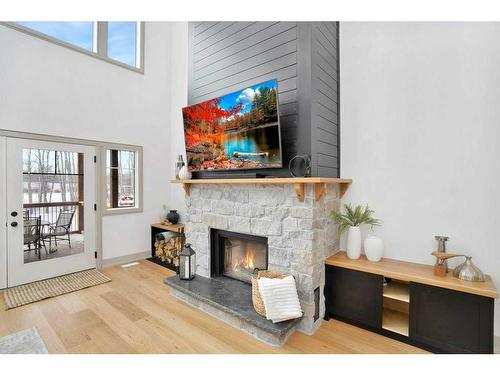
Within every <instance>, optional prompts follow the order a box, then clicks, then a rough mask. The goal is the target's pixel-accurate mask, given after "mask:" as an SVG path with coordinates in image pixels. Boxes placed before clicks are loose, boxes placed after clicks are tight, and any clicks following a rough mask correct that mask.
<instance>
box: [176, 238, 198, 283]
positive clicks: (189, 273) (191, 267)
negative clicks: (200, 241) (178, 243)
mask: <svg viewBox="0 0 500 375" xmlns="http://www.w3.org/2000/svg"><path fill="white" fill-rule="evenodd" d="M195 267H196V253H195V252H194V250H193V248H192V247H191V244H189V243H187V244H185V245H184V247H183V248H182V251H181V253H180V255H179V278H180V279H181V280H192V279H193V278H194V272H195Z"/></svg>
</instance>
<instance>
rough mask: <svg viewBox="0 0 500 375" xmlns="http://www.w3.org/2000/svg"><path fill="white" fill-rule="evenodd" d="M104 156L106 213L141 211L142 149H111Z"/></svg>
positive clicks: (107, 149)
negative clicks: (140, 169)
mask: <svg viewBox="0 0 500 375" xmlns="http://www.w3.org/2000/svg"><path fill="white" fill-rule="evenodd" d="M103 154H104V155H103V159H104V161H105V166H104V181H105V184H104V185H105V195H104V196H105V210H104V211H105V213H116V212H124V211H133V212H137V211H140V210H141V198H140V193H141V191H140V190H141V189H140V180H139V176H140V174H139V168H140V163H141V157H140V149H124V148H121V147H120V148H119V147H116V148H115V147H110V148H106V149H105V150H104V152H103Z"/></svg>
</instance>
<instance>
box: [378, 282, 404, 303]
mask: <svg viewBox="0 0 500 375" xmlns="http://www.w3.org/2000/svg"><path fill="white" fill-rule="evenodd" d="M383 295H384V297H386V298H389V299H393V300H397V301H401V302H406V303H409V302H410V286H409V284H405V283H402V282H400V281H397V280H392V281H391V282H390V283H388V284H387V286H385V287H384V293H383Z"/></svg>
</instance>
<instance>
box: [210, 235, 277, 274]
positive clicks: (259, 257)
mask: <svg viewBox="0 0 500 375" xmlns="http://www.w3.org/2000/svg"><path fill="white" fill-rule="evenodd" d="M210 238H211V246H210V254H211V257H210V258H211V261H212V264H211V266H212V267H211V270H212V271H211V276H212V277H214V276H225V277H230V278H232V279H236V280H240V281H243V282H246V283H251V277H252V273H253V272H254V270H255V269H259V270H267V266H268V246H267V238H266V237H261V236H254V235H249V234H244V233H236V232H229V231H225V230H219V229H213V228H212V229H211V233H210Z"/></svg>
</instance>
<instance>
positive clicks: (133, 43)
mask: <svg viewBox="0 0 500 375" xmlns="http://www.w3.org/2000/svg"><path fill="white" fill-rule="evenodd" d="M136 49H137V23H136V22H108V57H109V58H110V59H113V60H117V61H121V62H122V63H124V64H127V65H132V66H135V65H136V54H137V52H136Z"/></svg>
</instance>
